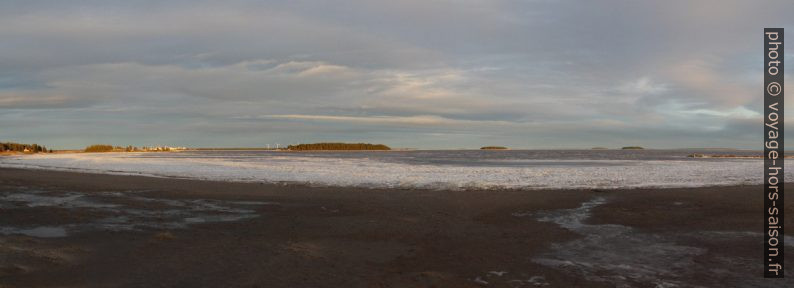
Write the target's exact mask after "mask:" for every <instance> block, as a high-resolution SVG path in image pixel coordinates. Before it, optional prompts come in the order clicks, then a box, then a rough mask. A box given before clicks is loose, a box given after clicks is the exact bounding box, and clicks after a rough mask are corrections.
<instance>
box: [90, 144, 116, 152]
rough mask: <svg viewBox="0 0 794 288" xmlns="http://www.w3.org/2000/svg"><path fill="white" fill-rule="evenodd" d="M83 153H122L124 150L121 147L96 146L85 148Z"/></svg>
mask: <svg viewBox="0 0 794 288" xmlns="http://www.w3.org/2000/svg"><path fill="white" fill-rule="evenodd" d="M83 151H85V152H113V151H124V148H121V147H113V145H104V144H97V145H91V146H88V147H85V150H83Z"/></svg>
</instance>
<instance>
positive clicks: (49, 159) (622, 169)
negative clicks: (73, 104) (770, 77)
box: [0, 153, 794, 190]
mask: <svg viewBox="0 0 794 288" xmlns="http://www.w3.org/2000/svg"><path fill="white" fill-rule="evenodd" d="M487 164H488V165H482V163H479V162H476V161H475V160H472V161H471V164H470V165H467V164H466V163H456V164H452V165H441V164H428V163H418V164H416V163H401V162H393V161H391V162H390V161H385V160H383V159H378V158H374V157H373V158H366V157H365V158H347V157H338V158H337V157H310V156H306V155H301V154H284V153H271V154H261V155H256V156H255V157H253V156H244V157H242V156H234V155H225V156H208V155H203V156H200V157H192V156H190V155H187V156H186V154H184V153H178V155H177V154H173V156H169V155H163V154H158V155H156V156H155V157H152V156H151V155H147V154H145V153H101V154H87V153H86V154H83V153H75V154H38V155H24V156H8V157H3V158H0V167H6V168H25V169H43V170H57V171H73V172H88V173H102V174H117V175H143V176H155V177H171V178H188V179H201V180H215V181H231V182H264V183H300V184H307V185H311V186H335V187H361V188H409V189H453V190H459V189H614V188H683V187H704V186H728V185H748V184H760V183H762V177H761V176H762V175H761V173H759V171H761V170H762V163H761V162H760V161H758V160H753V159H719V160H711V159H709V160H702V161H698V160H695V161H693V160H691V159H687V160H625V159H618V160H609V159H596V160H592V159H590V160H571V159H556V160H555V159H499V160H491V161H489V162H488V163H487ZM787 170H788V171H794V170H791V169H787ZM789 177H791V176H789Z"/></svg>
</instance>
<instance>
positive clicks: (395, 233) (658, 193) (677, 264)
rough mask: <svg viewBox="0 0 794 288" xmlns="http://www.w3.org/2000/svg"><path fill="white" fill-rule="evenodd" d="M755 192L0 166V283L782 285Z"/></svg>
mask: <svg viewBox="0 0 794 288" xmlns="http://www.w3.org/2000/svg"><path fill="white" fill-rule="evenodd" d="M762 196H763V194H762V193H761V186H732V187H708V188H687V189H633V190H605V191H600V190H599V191H593V190H539V191H517V190H516V191H514V190H503V191H436V190H433V191H430V190H396V189H390V190H386V189H361V188H340V187H306V186H301V185H271V184H258V183H225V182H211V181H197V180H182V179H166V178H150V177H137V176H113V175H97V174H83V173H69V172H51V171H34V170H20V169H0V197H1V198H0V215H2V217H0V255H2V256H0V287H696V286H698V285H699V286H702V287H776V286H779V287H783V286H785V285H791V284H792V282H791V281H789V282H784V281H785V280H783V281H776V282H769V281H766V280H764V279H761V278H760V277H759V276H760V275H761V274H760V273H761V264H762V263H761V259H760V255H761V253H762V251H761V247H762V246H761V245H762V241H763V240H762V238H761V234H759V233H760V232H761V229H762V217H761V215H762V212H761V211H762V207H761V205H762ZM792 201H794V199H792V197H788V199H787V202H786V205H787V207H788V209H787V210H786V211H787V213H786V215H787V216H786V221H787V222H788V223H794V222H792V221H794V219H792V217H794V216H793V215H794V213H792V211H791V207H792V203H791V202H792ZM789 235H791V234H789ZM789 242H794V241H789ZM791 244H794V243H789V245H791ZM791 249H794V248H790V250H791ZM787 273H788V275H792V276H794V271H792V270H790V269H789V270H788V271H787Z"/></svg>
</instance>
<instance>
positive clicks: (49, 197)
mask: <svg viewBox="0 0 794 288" xmlns="http://www.w3.org/2000/svg"><path fill="white" fill-rule="evenodd" d="M9 190H13V191H9ZM139 194H140V193H136V192H134V191H127V192H105V193H98V194H92V195H90V196H89V195H86V194H82V193H77V192H69V191H43V190H38V189H28V188H20V187H12V188H10V189H3V190H0V207H2V208H4V209H26V208H34V207H58V208H62V209H75V210H76V209H80V210H81V211H83V210H92V211H99V212H106V213H103V214H104V215H108V214H110V215H113V216H112V217H106V218H99V219H95V220H93V221H91V222H88V223H72V224H66V225H60V226H40V227H13V226H6V227H2V226H0V235H11V234H16V235H27V236H32V237H41V238H49V237H65V236H67V235H68V234H69V233H74V232H81V231H90V230H108V231H131V230H141V229H146V228H154V229H180V228H187V227H188V225H192V224H200V223H213V222H230V221H241V220H245V219H251V218H255V217H259V215H258V214H257V213H256V210H255V208H257V207H258V206H262V205H278V203H274V202H260V201H220V200H210V199H188V200H174V199H161V198H152V197H145V196H141V195H139Z"/></svg>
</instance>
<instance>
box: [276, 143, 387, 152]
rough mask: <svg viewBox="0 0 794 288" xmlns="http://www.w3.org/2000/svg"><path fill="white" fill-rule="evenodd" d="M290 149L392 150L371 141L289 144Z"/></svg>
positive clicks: (288, 148)
mask: <svg viewBox="0 0 794 288" xmlns="http://www.w3.org/2000/svg"><path fill="white" fill-rule="evenodd" d="M287 150H289V151H316V150H391V148H389V146H386V145H383V144H370V143H312V144H298V145H289V146H287Z"/></svg>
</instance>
